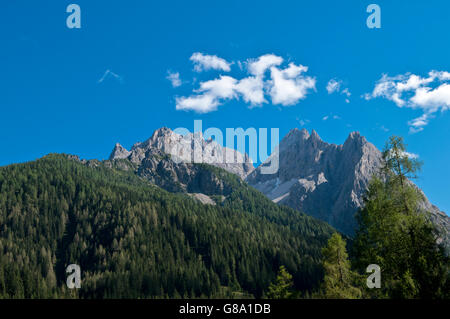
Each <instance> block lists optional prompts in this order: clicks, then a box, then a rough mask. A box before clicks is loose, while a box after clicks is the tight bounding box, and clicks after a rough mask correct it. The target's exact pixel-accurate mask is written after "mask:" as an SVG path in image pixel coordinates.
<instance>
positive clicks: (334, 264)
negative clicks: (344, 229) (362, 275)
mask: <svg viewBox="0 0 450 319" xmlns="http://www.w3.org/2000/svg"><path fill="white" fill-rule="evenodd" d="M345 246H346V242H345V240H344V239H342V237H341V235H339V234H338V233H334V234H333V235H332V236H331V238H330V239H329V240H328V244H327V246H326V247H324V248H323V249H322V255H323V268H324V270H325V276H324V281H323V286H322V292H321V297H323V298H327V299H356V298H359V297H360V296H361V290H359V289H358V288H356V287H355V286H354V283H355V282H356V279H357V275H356V274H355V273H354V272H353V271H352V270H351V269H350V261H349V260H348V254H347V249H346V248H345Z"/></svg>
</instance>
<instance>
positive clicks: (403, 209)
mask: <svg viewBox="0 0 450 319" xmlns="http://www.w3.org/2000/svg"><path fill="white" fill-rule="evenodd" d="M383 164H384V165H383V168H382V170H381V174H379V175H378V176H374V177H373V179H372V181H371V183H370V185H369V188H368V192H367V194H366V196H365V203H364V208H363V209H362V210H360V211H359V212H358V213H357V216H356V217H357V221H358V230H357V233H356V238H355V242H354V246H353V247H354V252H355V257H356V259H355V265H356V266H357V268H358V269H359V270H360V271H364V270H365V268H366V267H367V266H368V265H369V264H378V265H379V266H380V267H381V272H382V276H381V278H382V281H381V289H372V290H370V291H369V290H368V291H367V293H368V294H369V296H371V297H392V298H439V297H443V296H444V295H445V293H446V288H445V285H446V281H447V277H448V258H447V257H445V255H444V253H443V248H442V247H440V246H439V245H438V244H437V237H438V234H437V232H436V229H435V227H434V226H433V225H432V224H431V222H430V220H429V218H428V216H427V212H425V211H423V210H422V209H421V208H420V206H419V201H420V199H421V196H422V195H421V193H420V192H419V191H418V190H417V188H416V187H415V186H414V185H413V184H412V183H411V182H410V181H409V179H410V178H415V177H417V172H418V170H419V169H420V166H421V163H420V162H418V161H417V160H416V159H414V158H410V156H408V153H407V152H406V146H405V144H404V143H403V140H402V138H401V137H396V136H393V137H391V138H390V139H389V141H388V142H387V144H386V147H385V150H384V152H383ZM447 285H448V284H447ZM447 293H448V292H447Z"/></svg>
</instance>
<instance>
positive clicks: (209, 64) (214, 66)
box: [190, 52, 231, 72]
mask: <svg viewBox="0 0 450 319" xmlns="http://www.w3.org/2000/svg"><path fill="white" fill-rule="evenodd" d="M190 60H191V61H192V62H193V63H194V70H195V71H197V72H202V71H208V70H220V71H225V72H229V71H230V70H231V68H230V65H231V63H229V62H227V61H226V60H224V59H222V58H219V57H218V56H216V55H207V54H203V53H200V52H195V53H194V54H192V56H191V58H190Z"/></svg>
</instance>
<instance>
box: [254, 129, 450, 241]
mask: <svg viewBox="0 0 450 319" xmlns="http://www.w3.org/2000/svg"><path fill="white" fill-rule="evenodd" d="M381 158H382V156H381V152H380V151H379V150H378V149H377V148H376V147H375V146H374V145H373V144H371V143H369V142H368V141H367V140H366V139H365V138H364V137H363V136H361V135H360V134H359V133H358V132H353V133H351V134H350V135H349V136H348V138H347V140H346V141H345V143H344V144H343V145H335V144H329V143H326V142H324V141H322V140H321V139H320V137H319V135H318V134H317V132H315V131H314V130H313V131H312V132H311V134H309V133H308V131H307V130H305V129H303V130H298V129H293V130H291V131H290V132H289V133H288V134H287V135H286V136H285V137H284V138H283V140H282V141H281V143H280V147H279V170H278V172H277V173H275V174H271V175H264V174H261V166H263V165H268V163H267V162H266V163H263V164H262V165H261V166H260V167H258V168H257V169H256V170H255V171H253V172H252V173H250V174H249V175H248V176H247V178H246V181H247V182H248V183H249V184H250V185H251V186H253V187H255V188H256V189H258V190H260V191H261V192H263V193H264V194H265V195H266V196H268V197H269V198H270V199H271V200H273V201H274V202H276V203H280V204H285V205H288V206H290V207H292V208H295V209H298V210H301V211H303V212H305V213H307V214H309V215H312V216H314V217H317V218H319V219H321V220H324V221H326V222H328V223H329V224H331V225H332V226H334V227H335V228H337V229H338V230H340V231H342V232H343V233H345V234H348V235H352V234H353V233H354V231H355V227H356V221H355V218H354V214H355V212H356V211H357V210H358V209H359V208H360V207H361V206H362V204H363V201H362V198H363V195H364V192H365V191H366V189H367V186H368V184H369V181H370V178H371V177H372V175H373V174H374V173H376V172H378V171H379V167H380V165H381ZM270 160H271V158H270V157H269V159H268V160H267V161H270ZM422 205H423V207H426V208H427V209H428V210H429V211H431V212H432V215H433V216H432V218H433V219H434V220H435V222H438V224H442V225H445V227H447V229H450V228H449V218H448V217H447V216H446V215H445V214H444V213H442V212H440V211H439V209H437V207H435V206H433V205H431V204H430V203H429V202H428V200H427V199H426V197H424V202H423V203H422Z"/></svg>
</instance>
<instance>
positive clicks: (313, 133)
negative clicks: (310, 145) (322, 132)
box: [309, 130, 321, 141]
mask: <svg viewBox="0 0 450 319" xmlns="http://www.w3.org/2000/svg"><path fill="white" fill-rule="evenodd" d="M309 138H310V139H312V140H319V141H321V139H320V136H319V134H317V132H316V131H315V130H312V131H311V136H310V137H309Z"/></svg>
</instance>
